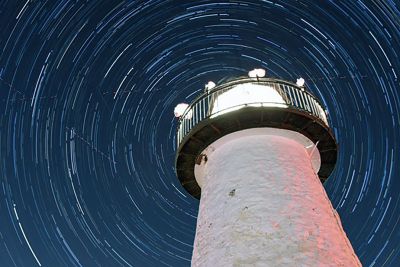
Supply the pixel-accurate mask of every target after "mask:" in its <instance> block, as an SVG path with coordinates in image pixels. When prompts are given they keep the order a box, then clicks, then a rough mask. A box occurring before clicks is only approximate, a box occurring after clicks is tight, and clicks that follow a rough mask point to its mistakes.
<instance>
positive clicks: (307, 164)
mask: <svg viewBox="0 0 400 267" xmlns="http://www.w3.org/2000/svg"><path fill="white" fill-rule="evenodd" d="M257 131H258V132H257V134H254V130H252V129H249V130H244V131H240V132H236V133H233V134H230V135H227V136H225V137H223V138H222V139H219V140H217V141H216V142H214V143H213V144H212V145H210V146H209V147H208V148H207V149H206V150H205V151H204V154H206V155H207V161H206V162H205V161H203V162H202V164H201V165H200V166H198V165H197V166H196V170H195V171H196V179H197V180H198V182H199V184H200V185H201V188H202V195H201V200H200V208H199V216H198V219H197V231H196V238H195V243H194V251H193V257H192V266H346V267H347V266H361V264H360V262H359V260H358V258H357V256H356V255H355V254H354V251H353V249H352V247H351V245H350V243H349V241H348V239H347V237H346V234H345V233H344V231H343V228H342V226H341V224H340V219H339V217H338V216H337V213H336V212H335V211H334V209H333V208H332V205H331V203H330V201H329V199H328V198H327V195H326V193H325V190H324V188H323V187H322V185H321V183H320V181H319V179H318V176H317V175H316V173H315V171H314V170H313V167H312V163H311V160H310V155H309V151H307V149H306V148H305V146H304V144H303V143H301V142H299V141H298V140H299V139H297V141H295V140H296V138H288V135H287V133H285V131H286V130H278V131H277V130H274V131H275V132H274V134H271V131H268V130H267V129H266V130H265V131H266V132H265V134H264V135H263V134H260V129H258V130H257ZM261 131H262V130H261ZM279 131H282V132H281V133H282V134H279ZM298 135H300V134H298ZM300 139H301V138H300ZM318 156H319V155H318Z"/></svg>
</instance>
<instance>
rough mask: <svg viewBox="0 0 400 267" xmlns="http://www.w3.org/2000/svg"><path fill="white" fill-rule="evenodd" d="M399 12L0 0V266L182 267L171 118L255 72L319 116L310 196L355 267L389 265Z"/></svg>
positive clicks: (186, 221)
mask: <svg viewBox="0 0 400 267" xmlns="http://www.w3.org/2000/svg"><path fill="white" fill-rule="evenodd" d="M399 5H400V3H399V2H393V1H365V2H364V1H340V2H339V1H338V2H328V1H326V2H319V3H318V4H316V3H315V1H244V0H243V1H242V0H237V1H177V0H175V1H161V0H158V1H156V0H153V1H116V0H115V1H100V0H98V1H64V0H60V1H40V0H27V1H25V0H23V1H14V0H8V1H7V0H5V1H2V2H1V3H0V13H1V16H0V26H1V28H0V29H1V30H0V31H1V34H0V101H1V103H0V183H1V185H0V259H1V265H2V266H190V259H191V252H192V243H193V239H194V234H195V225H196V216H197V209H198V201H197V200H195V199H194V198H192V197H191V196H189V195H188V194H187V193H186V192H185V191H184V189H183V188H182V187H181V185H180V184H179V181H178V179H177V178H176V175H175V172H174V157H175V148H176V137H175V131H176V127H177V121H176V119H175V118H174V115H173V109H174V107H175V106H176V104H178V103H182V102H190V101H191V100H193V99H194V98H195V97H196V95H198V94H199V93H200V92H202V90H203V89H204V85H205V84H206V83H207V82H208V81H210V80H211V81H214V82H216V83H217V84H218V82H221V81H223V80H226V79H230V78H233V77H237V76H242V75H246V73H247V71H249V70H251V69H253V68H255V67H261V68H264V69H266V70H267V75H268V76H270V77H276V78H281V79H286V80H291V81H296V78H298V77H303V78H304V79H305V82H306V85H307V87H309V88H310V90H311V91H312V92H313V93H314V94H315V95H316V96H317V97H318V98H319V99H321V101H322V102H323V103H324V104H325V105H326V107H327V110H328V112H329V120H330V124H331V126H332V128H333V130H334V132H335V135H336V137H337V140H338V143H339V149H340V150H339V157H338V162H337V165H336V169H335V171H334V172H333V173H332V175H331V177H330V179H329V180H328V182H327V183H326V184H325V189H326V190H327V192H328V195H329V196H330V198H331V201H332V204H333V206H334V207H335V208H336V209H337V211H338V213H339V214H340V216H341V219H342V223H343V226H344V228H345V230H346V232H347V235H348V237H349V239H350V241H351V243H352V245H353V247H354V249H355V251H356V253H357V255H358V256H359V258H360V260H361V262H362V263H363V265H364V266H399V265H400V247H399V244H400V212H399V211H400V203H399V201H400V180H399V179H398V177H399V175H400V169H399V167H398V166H399V162H400V160H399V150H400V148H399V147H400V143H399V137H400V133H399V126H400V119H399V114H400V112H399V108H400V97H399V92H400V91H399V79H398V76H399V75H400V60H399V51H400V31H399V29H400V20H399V18H400V11H399Z"/></svg>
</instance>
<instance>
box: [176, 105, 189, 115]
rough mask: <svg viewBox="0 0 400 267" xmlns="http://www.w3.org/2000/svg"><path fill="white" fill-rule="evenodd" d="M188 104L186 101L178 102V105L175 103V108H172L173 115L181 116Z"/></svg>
mask: <svg viewBox="0 0 400 267" xmlns="http://www.w3.org/2000/svg"><path fill="white" fill-rule="evenodd" d="M188 106H189V105H188V104H186V103H180V104H178V105H176V107H175V109H174V115H175V117H177V118H178V117H181V116H182V115H183V113H184V112H185V110H186V109H187V107H188Z"/></svg>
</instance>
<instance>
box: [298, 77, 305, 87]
mask: <svg viewBox="0 0 400 267" xmlns="http://www.w3.org/2000/svg"><path fill="white" fill-rule="evenodd" d="M304 83H305V80H304V79H303V78H299V79H297V81H296V84H297V86H300V87H303V86H304Z"/></svg>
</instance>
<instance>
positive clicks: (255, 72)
mask: <svg viewBox="0 0 400 267" xmlns="http://www.w3.org/2000/svg"><path fill="white" fill-rule="evenodd" d="M249 77H250V78H257V77H265V70H264V69H254V70H251V71H249Z"/></svg>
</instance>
